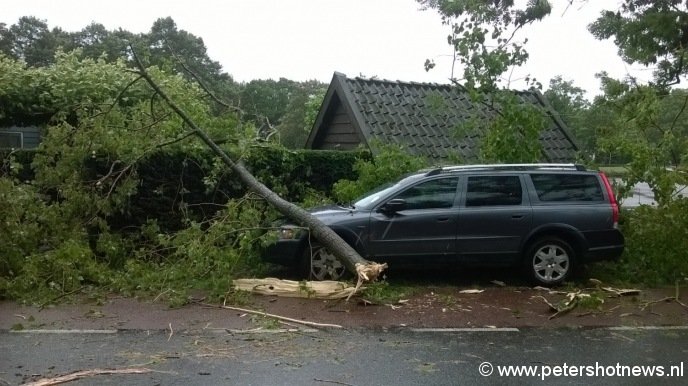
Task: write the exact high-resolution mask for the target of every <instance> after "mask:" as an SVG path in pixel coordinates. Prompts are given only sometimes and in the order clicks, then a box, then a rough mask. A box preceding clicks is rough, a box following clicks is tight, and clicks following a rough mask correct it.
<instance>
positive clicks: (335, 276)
mask: <svg viewBox="0 0 688 386" xmlns="http://www.w3.org/2000/svg"><path fill="white" fill-rule="evenodd" d="M301 272H302V274H303V276H305V277H306V278H307V279H311V280H319V281H321V280H341V279H343V278H345V277H347V275H348V271H347V269H346V266H344V264H342V263H341V262H340V261H339V259H337V257H336V256H335V255H334V254H332V252H330V251H329V250H328V249H327V248H325V247H323V246H322V245H319V244H314V245H312V246H310V247H308V246H307V247H306V248H305V251H304V253H303V257H302V259H301Z"/></svg>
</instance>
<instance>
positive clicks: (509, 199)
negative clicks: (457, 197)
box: [466, 176, 523, 206]
mask: <svg viewBox="0 0 688 386" xmlns="http://www.w3.org/2000/svg"><path fill="white" fill-rule="evenodd" d="M522 192H523V190H522V189H521V179H520V178H519V177H518V176H473V177H468V188H467V190H466V206H497V205H521V202H522V200H523V193H522Z"/></svg>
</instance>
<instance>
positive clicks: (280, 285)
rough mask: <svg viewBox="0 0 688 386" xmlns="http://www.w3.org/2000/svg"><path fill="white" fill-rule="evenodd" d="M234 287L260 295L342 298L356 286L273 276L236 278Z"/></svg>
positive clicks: (353, 290)
mask: <svg viewBox="0 0 688 386" xmlns="http://www.w3.org/2000/svg"><path fill="white" fill-rule="evenodd" d="M232 284H233V285H234V289H237V290H242V291H249V292H252V293H257V294H261V295H268V296H281V297H287V298H306V299H326V300H330V299H344V298H347V297H349V296H350V295H351V294H352V293H354V292H355V291H356V288H355V287H353V286H351V285H349V284H348V283H344V282H341V281H330V280H328V281H294V280H280V279H275V278H271V277H269V278H266V279H236V280H233V281H232Z"/></svg>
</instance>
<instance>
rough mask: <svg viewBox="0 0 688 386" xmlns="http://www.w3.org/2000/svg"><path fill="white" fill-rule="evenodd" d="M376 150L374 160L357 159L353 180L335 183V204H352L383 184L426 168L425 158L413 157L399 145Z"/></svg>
mask: <svg viewBox="0 0 688 386" xmlns="http://www.w3.org/2000/svg"><path fill="white" fill-rule="evenodd" d="M378 148H379V151H378V153H377V155H376V156H375V158H374V159H370V158H368V157H359V158H358V159H357V160H356V163H355V164H354V170H355V171H356V173H357V178H356V179H345V180H341V181H339V182H337V183H336V184H334V189H333V194H334V197H335V199H336V200H337V201H339V202H342V203H345V202H352V201H354V200H355V199H357V198H359V197H361V196H362V195H364V194H365V193H367V192H369V191H371V190H373V189H375V188H376V187H378V186H380V185H382V184H385V183H388V182H392V181H395V180H397V179H398V178H399V177H400V176H402V175H404V174H406V173H410V172H413V171H416V170H419V169H421V168H423V167H424V166H426V165H427V161H426V160H425V159H424V158H420V157H417V156H413V155H411V154H409V153H408V152H407V151H405V150H404V149H402V148H401V147H399V146H394V145H378Z"/></svg>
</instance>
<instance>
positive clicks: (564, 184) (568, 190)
mask: <svg viewBox="0 0 688 386" xmlns="http://www.w3.org/2000/svg"><path fill="white" fill-rule="evenodd" d="M530 178H531V180H532V181H533V186H535V191H536V192H537V195H538V198H539V199H540V201H604V196H603V195H602V187H601V186H600V183H599V181H598V180H597V177H596V176H592V175H583V174H531V176H530Z"/></svg>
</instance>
